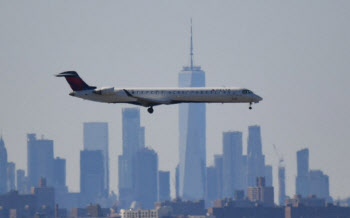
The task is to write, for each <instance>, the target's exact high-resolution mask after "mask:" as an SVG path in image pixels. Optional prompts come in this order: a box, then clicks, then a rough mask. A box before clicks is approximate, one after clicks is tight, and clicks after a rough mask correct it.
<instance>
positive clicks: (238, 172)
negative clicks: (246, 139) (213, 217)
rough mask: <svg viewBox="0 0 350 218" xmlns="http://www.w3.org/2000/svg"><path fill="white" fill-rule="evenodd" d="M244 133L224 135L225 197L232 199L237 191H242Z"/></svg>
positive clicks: (226, 133) (225, 133)
mask: <svg viewBox="0 0 350 218" xmlns="http://www.w3.org/2000/svg"><path fill="white" fill-rule="evenodd" d="M242 150H243V145H242V133H241V132H224V133H223V195H224V196H223V197H228V198H232V197H233V195H234V192H235V191H236V190H242V189H243V188H244V185H243V181H242V178H243V170H242Z"/></svg>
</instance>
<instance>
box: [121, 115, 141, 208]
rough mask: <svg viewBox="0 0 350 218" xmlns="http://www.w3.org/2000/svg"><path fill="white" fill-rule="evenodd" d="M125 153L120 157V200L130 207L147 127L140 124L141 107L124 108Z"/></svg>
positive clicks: (123, 204) (133, 197) (124, 205)
mask: <svg viewBox="0 0 350 218" xmlns="http://www.w3.org/2000/svg"><path fill="white" fill-rule="evenodd" d="M122 125H123V153H122V155H119V157H118V169H119V170H118V178H119V184H118V185H119V200H120V202H121V204H122V207H124V208H126V207H129V206H130V204H131V202H132V201H133V200H134V199H135V196H134V193H135V192H134V191H135V190H134V187H135V186H134V181H135V180H134V178H133V176H134V170H135V168H134V164H135V163H134V161H133V158H134V156H135V154H136V152H137V151H138V150H139V149H143V148H144V146H145V139H144V137H145V129H144V128H143V127H141V126H140V110H139V108H123V111H122Z"/></svg>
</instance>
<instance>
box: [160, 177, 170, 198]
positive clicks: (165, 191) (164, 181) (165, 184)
mask: <svg viewBox="0 0 350 218" xmlns="http://www.w3.org/2000/svg"><path fill="white" fill-rule="evenodd" d="M158 201H170V172H169V171H159V172H158Z"/></svg>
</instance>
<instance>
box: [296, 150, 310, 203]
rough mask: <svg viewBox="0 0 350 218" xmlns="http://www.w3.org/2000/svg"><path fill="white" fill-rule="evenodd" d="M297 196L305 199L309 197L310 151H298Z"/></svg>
mask: <svg viewBox="0 0 350 218" xmlns="http://www.w3.org/2000/svg"><path fill="white" fill-rule="evenodd" d="M295 186H296V188H295V190H296V194H298V195H301V196H303V197H307V196H308V195H309V149H307V148H305V149H302V150H300V151H297V178H296V182H295Z"/></svg>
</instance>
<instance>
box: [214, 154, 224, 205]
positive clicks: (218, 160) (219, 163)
mask: <svg viewBox="0 0 350 218" xmlns="http://www.w3.org/2000/svg"><path fill="white" fill-rule="evenodd" d="M222 156H223V155H214V167H215V170H216V173H217V178H216V179H217V196H216V199H221V198H222V186H223V175H222V173H223V172H222V170H223V157H222Z"/></svg>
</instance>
